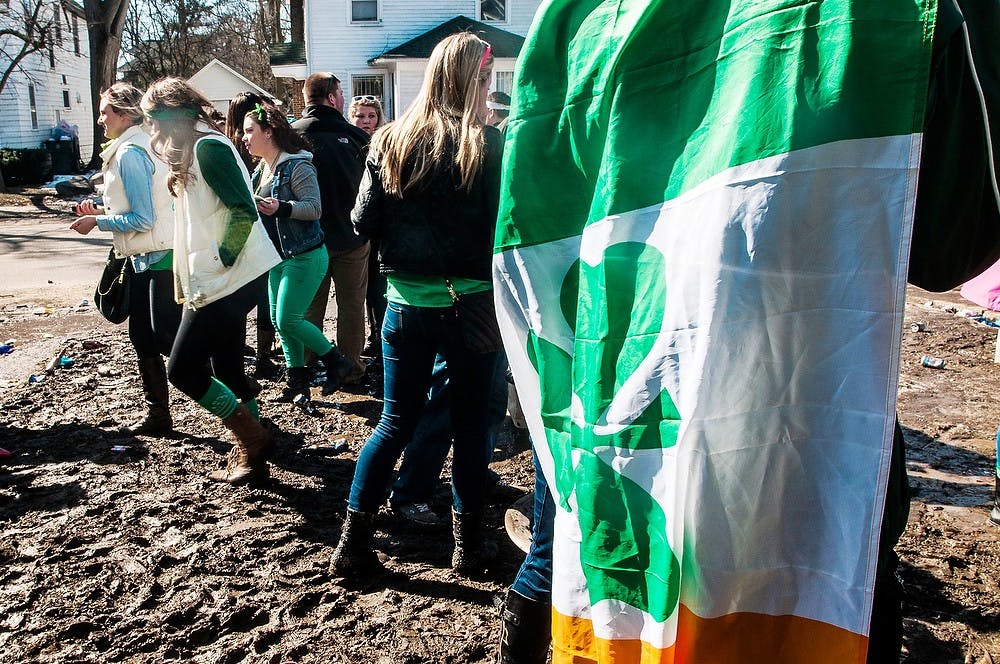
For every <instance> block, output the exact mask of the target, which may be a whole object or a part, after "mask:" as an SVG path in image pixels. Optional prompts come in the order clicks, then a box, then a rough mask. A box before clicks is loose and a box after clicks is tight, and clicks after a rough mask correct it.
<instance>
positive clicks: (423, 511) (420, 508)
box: [392, 503, 441, 526]
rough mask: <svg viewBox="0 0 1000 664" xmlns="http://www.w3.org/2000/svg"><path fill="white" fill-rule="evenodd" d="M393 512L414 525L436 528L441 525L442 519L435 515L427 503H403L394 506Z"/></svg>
mask: <svg viewBox="0 0 1000 664" xmlns="http://www.w3.org/2000/svg"><path fill="white" fill-rule="evenodd" d="M392 511H393V512H395V513H396V514H398V515H399V516H401V517H403V518H404V519H406V520H407V521H410V522H412V523H418V524H420V525H422V526H436V525H437V524H439V523H441V519H439V518H438V515H437V514H435V513H434V511H433V510H432V509H431V506H430V505H428V504H427V503H403V504H401V505H393V506H392Z"/></svg>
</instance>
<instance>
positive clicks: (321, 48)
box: [305, 0, 539, 117]
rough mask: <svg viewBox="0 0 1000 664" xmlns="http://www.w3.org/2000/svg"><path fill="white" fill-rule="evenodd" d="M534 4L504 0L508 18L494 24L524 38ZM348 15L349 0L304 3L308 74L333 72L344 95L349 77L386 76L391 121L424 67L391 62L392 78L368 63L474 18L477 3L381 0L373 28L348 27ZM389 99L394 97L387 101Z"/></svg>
mask: <svg viewBox="0 0 1000 664" xmlns="http://www.w3.org/2000/svg"><path fill="white" fill-rule="evenodd" d="M538 5H539V0H508V2H507V16H508V20H507V21H505V22H495V23H492V25H495V26H496V27H498V28H500V29H501V30H506V31H508V32H513V33H515V34H519V35H525V34H526V33H527V31H528V27H529V26H530V25H531V20H532V18H533V17H534V14H535V11H536V10H537V8H538ZM350 12H351V3H350V0H306V2H305V26H306V58H307V61H308V63H309V64H308V67H309V71H310V72H316V71H332V72H333V74H334V75H335V76H337V78H339V79H340V80H341V81H343V82H344V94H345V96H347V97H350V95H351V87H350V85H351V78H352V76H363V75H371V74H382V75H384V76H385V88H386V97H387V98H386V100H385V101H386V103H387V106H389V108H388V109H387V111H388V114H389V115H390V116H391V117H396V116H398V115H399V113H400V112H401V110H402V109H404V108H405V107H406V105H407V104H409V103H410V102H411V101H412V100H413V98H414V97H415V96H416V93H417V91H418V90H419V89H420V83H421V82H422V80H423V68H424V63H423V62H420V63H419V64H418V66H417V69H418V70H419V71H415V70H414V69H413V68H411V67H410V66H408V65H413V64H417V63H405V62H404V61H398V62H397V63H395V69H396V71H395V74H394V75H392V76H390V71H389V68H387V67H385V66H376V67H373V66H371V65H369V64H368V61H369V60H370V59H372V58H374V57H375V56H377V55H379V54H380V53H383V52H385V51H386V50H388V49H390V48H392V47H394V46H398V45H399V44H402V43H403V42H406V41H408V40H410V39H413V38H414V37H417V36H418V35H421V34H423V33H424V32H426V31H428V30H430V29H431V28H433V27H435V26H437V25H440V24H441V23H444V22H445V21H448V20H449V19H452V18H454V17H456V16H459V15H463V16H467V17H469V18H472V19H477V20H478V18H479V2H478V0H460V1H458V2H448V1H445V0H409V1H407V0H380V1H379V17H380V20H379V22H377V23H373V24H360V23H351V20H350V19H351V14H350ZM508 67H509V68H508ZM496 68H497V69H501V68H502V70H505V71H512V70H513V63H512V62H510V63H509V64H508V62H498V63H497V66H496ZM390 79H393V80H390ZM390 95H392V98H389V97H390ZM348 101H350V100H349V99H348Z"/></svg>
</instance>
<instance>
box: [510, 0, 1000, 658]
mask: <svg viewBox="0 0 1000 664" xmlns="http://www.w3.org/2000/svg"><path fill="white" fill-rule="evenodd" d="M963 12H965V13H966V14H968V15H967V16H964V17H963ZM998 25H1000V21H998V16H997V5H996V3H989V6H986V5H985V4H983V3H978V4H977V3H964V2H963V3H956V2H953V1H951V0H948V1H947V2H945V1H942V2H941V3H940V6H939V5H938V3H935V2H933V1H932V2H926V3H912V2H908V1H903V0H888V1H886V2H880V3H874V4H873V3H862V2H853V1H850V0H834V1H832V2H825V3H822V5H812V4H810V5H789V4H788V3H785V2H780V1H778V0H763V1H761V0H754V1H753V2H751V1H749V0H731V1H727V0H710V1H709V2H707V3H699V4H697V5H691V4H684V3H678V2H673V1H669V0H653V1H644V2H638V1H630V0H626V1H624V2H615V3H607V2H600V1H598V0H588V1H586V2H578V1H575V0H574V1H571V0H552V1H550V2H548V3H546V4H545V5H544V6H543V8H542V9H541V10H540V12H539V14H538V15H537V16H536V18H535V21H534V24H533V26H532V29H531V31H530V34H529V35H528V38H527V41H526V44H525V47H524V49H523V50H522V58H521V60H520V62H519V65H518V71H517V72H516V73H515V81H514V95H513V103H512V111H511V117H510V119H509V123H508V127H507V143H506V148H505V158H504V176H503V185H502V193H501V210H500V217H499V220H498V226H497V238H496V240H497V245H496V250H495V255H494V278H495V281H496V283H497V304H498V317H499V319H500V326H501V331H502V332H503V336H504V342H505V343H504V345H505V348H506V350H507V355H508V358H509V361H510V363H511V367H512V370H513V372H514V376H515V380H516V382H517V387H518V393H519V396H520V398H521V401H522V405H523V407H524V411H525V414H526V417H527V419H528V424H529V428H530V430H531V436H532V440H533V442H534V444H535V449H536V452H537V454H538V458H539V463H540V465H541V467H542V470H543V471H544V474H545V476H546V479H547V481H548V485H549V488H550V490H551V491H552V494H553V499H554V503H555V506H556V514H555V519H554V528H553V530H554V533H553V573H552V593H551V616H552V641H553V662H555V663H557V664H558V663H561V662H570V661H572V662H575V663H579V662H602V663H604V662H611V663H617V662H629V663H630V664H632V663H635V662H686V663H687V662H713V663H720V662H721V663H730V662H732V663H736V662H739V663H740V664H745V663H753V662H768V663H773V662H779V663H782V664H800V663H802V664H804V663H806V662H809V663H810V664H816V663H819V664H841V663H843V662H863V661H865V660H866V659H867V660H868V661H870V662H886V661H894V660H895V659H898V656H899V643H900V638H901V631H900V620H899V615H900V614H899V602H898V588H896V587H895V583H894V582H893V581H892V570H893V568H894V564H895V557H894V554H893V553H892V546H893V543H894V541H895V539H896V538H898V536H899V533H900V532H901V530H902V527H903V526H904V525H905V520H906V519H905V517H906V508H907V492H906V478H905V466H904V465H903V459H902V434H901V431H900V429H899V426H898V424H897V423H896V421H895V395H896V378H897V374H898V369H899V361H900V359H899V343H900V335H901V329H902V321H903V303H904V297H905V285H906V280H907V267H908V258H910V257H912V262H910V264H909V270H910V274H909V278H910V280H911V281H913V282H914V283H917V284H918V285H921V286H923V287H925V288H951V287H954V286H955V285H957V284H959V283H961V282H962V281H964V280H965V279H966V278H967V277H968V276H970V275H971V274H974V273H975V270H976V269H981V268H985V267H987V266H988V265H989V264H990V263H991V262H992V261H993V260H994V259H995V258H996V255H997V250H998V249H1000V212H998V202H1000V193H998V191H997V185H996V174H995V169H994V164H993V152H992V145H993V144H995V140H993V141H991V137H993V138H994V139H995V137H996V125H995V123H996V117H997V113H990V111H995V110H997V109H996V105H995V102H996V99H997V97H996V92H997V89H998V88H997V86H996V79H995V76H996V72H997V71H1000V67H997V52H996V50H995V49H993V50H990V49H988V48H987V46H988V41H987V40H988V39H989V38H990V37H988V36H985V37H984V35H990V34H991V33H992V34H995V33H996V30H997V27H998ZM987 76H992V77H993V78H992V79H991V80H987ZM650 108H656V109H658V110H657V115H656V116H655V118H654V117H653V116H651V115H650V113H649V109H650ZM538 164H546V165H547V170H546V177H545V178H539V177H537V173H536V169H537V165H538ZM959 174H961V175H959ZM918 185H919V186H918ZM918 191H919V192H920V193H921V195H920V196H919V197H918V196H917V193H918ZM949 206H951V208H950V210H949ZM879 598H883V599H879ZM876 605H878V608H877V610H876V608H875V607H876ZM532 652H537V651H536V650H532ZM503 657H504V653H501V658H502V661H505V662H515V661H517V662H525V661H536V660H534V659H527V658H523V657H522V658H521V659H517V658H516V657H514V658H508V659H503Z"/></svg>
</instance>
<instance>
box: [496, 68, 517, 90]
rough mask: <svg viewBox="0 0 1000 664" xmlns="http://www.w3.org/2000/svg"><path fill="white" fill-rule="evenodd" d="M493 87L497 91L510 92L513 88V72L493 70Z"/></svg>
mask: <svg viewBox="0 0 1000 664" xmlns="http://www.w3.org/2000/svg"><path fill="white" fill-rule="evenodd" d="M493 89H494V90H495V91H497V92H505V93H507V94H510V91H511V90H513V89H514V72H512V71H494V72H493Z"/></svg>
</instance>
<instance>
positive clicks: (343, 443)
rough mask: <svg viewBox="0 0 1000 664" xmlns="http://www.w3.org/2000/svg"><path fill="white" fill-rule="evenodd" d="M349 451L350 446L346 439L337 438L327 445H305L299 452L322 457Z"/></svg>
mask: <svg viewBox="0 0 1000 664" xmlns="http://www.w3.org/2000/svg"><path fill="white" fill-rule="evenodd" d="M349 449H350V445H348V444H347V439H346V438H338V439H337V440H334V441H332V442H329V443H315V444H313V445H306V446H305V447H303V448H302V449H301V450H300V451H301V452H303V453H305V454H319V455H323V456H329V455H332V454H340V453H341V452H346V451H348V450H349Z"/></svg>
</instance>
